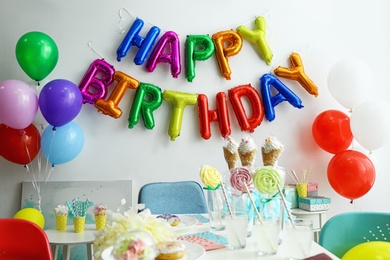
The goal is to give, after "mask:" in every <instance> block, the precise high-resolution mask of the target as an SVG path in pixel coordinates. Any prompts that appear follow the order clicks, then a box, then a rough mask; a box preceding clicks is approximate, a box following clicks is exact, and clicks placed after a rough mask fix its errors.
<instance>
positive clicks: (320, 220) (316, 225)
mask: <svg viewBox="0 0 390 260" xmlns="http://www.w3.org/2000/svg"><path fill="white" fill-rule="evenodd" d="M326 212H327V211H326V210H324V211H307V210H304V209H291V214H293V215H294V216H296V217H297V218H304V219H309V220H311V221H313V232H314V241H315V242H318V239H319V237H320V231H321V228H322V227H323V226H324V224H325V222H326Z"/></svg>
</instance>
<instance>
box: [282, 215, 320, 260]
mask: <svg viewBox="0 0 390 260" xmlns="http://www.w3.org/2000/svg"><path fill="white" fill-rule="evenodd" d="M312 243H313V222H312V221H311V220H308V219H299V218H297V219H294V220H293V221H292V223H291V221H286V222H285V233H284V239H283V246H284V248H285V250H286V251H285V252H286V254H287V255H288V257H290V258H289V259H304V258H306V257H308V256H309V255H310V250H311V244H312Z"/></svg>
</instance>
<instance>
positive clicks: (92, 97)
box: [79, 59, 115, 104]
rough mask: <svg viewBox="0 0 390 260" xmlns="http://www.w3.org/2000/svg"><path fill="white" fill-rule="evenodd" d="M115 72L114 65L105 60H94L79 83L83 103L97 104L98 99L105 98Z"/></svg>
mask: <svg viewBox="0 0 390 260" xmlns="http://www.w3.org/2000/svg"><path fill="white" fill-rule="evenodd" d="M114 73H115V69H114V67H113V66H111V65H110V64H108V63H107V62H106V61H105V60H103V59H100V60H95V61H93V62H92V63H91V65H90V66H89V68H88V70H87V72H86V73H85V74H84V76H83V78H82V79H81V81H80V84H79V89H80V92H81V94H82V96H83V103H84V104H85V103H89V104H95V102H96V101H97V100H99V99H104V98H105V97H106V94H107V86H109V85H110V84H111V83H112V82H113V80H114Z"/></svg>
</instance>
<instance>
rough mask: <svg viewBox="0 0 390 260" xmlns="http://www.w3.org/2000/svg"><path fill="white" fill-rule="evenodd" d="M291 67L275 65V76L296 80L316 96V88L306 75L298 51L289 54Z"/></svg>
mask: <svg viewBox="0 0 390 260" xmlns="http://www.w3.org/2000/svg"><path fill="white" fill-rule="evenodd" d="M290 62H291V66H292V68H291V69H288V68H284V67H280V66H279V67H277V68H276V69H275V70H274V72H275V74H276V76H279V77H282V78H287V79H291V80H296V81H298V82H299V83H300V84H301V85H302V87H303V88H304V89H306V91H307V92H309V93H310V94H312V95H314V96H316V97H317V96H318V88H317V86H316V85H315V84H314V82H313V81H312V80H311V79H310V78H309V77H308V76H307V75H306V73H305V69H304V67H303V63H302V60H301V56H300V55H299V54H298V53H292V54H291V55H290Z"/></svg>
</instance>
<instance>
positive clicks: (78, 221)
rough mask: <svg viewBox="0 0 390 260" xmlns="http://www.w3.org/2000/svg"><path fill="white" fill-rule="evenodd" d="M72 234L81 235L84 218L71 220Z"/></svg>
mask: <svg viewBox="0 0 390 260" xmlns="http://www.w3.org/2000/svg"><path fill="white" fill-rule="evenodd" d="M73 225H74V232H75V233H81V232H84V227H85V217H75V218H73Z"/></svg>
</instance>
